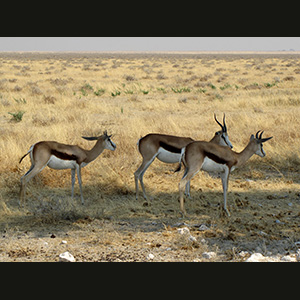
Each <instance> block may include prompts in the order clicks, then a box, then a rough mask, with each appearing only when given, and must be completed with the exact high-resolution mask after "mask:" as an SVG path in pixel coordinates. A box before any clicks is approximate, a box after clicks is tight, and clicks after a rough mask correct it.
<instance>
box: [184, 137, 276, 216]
mask: <svg viewBox="0 0 300 300" xmlns="http://www.w3.org/2000/svg"><path fill="white" fill-rule="evenodd" d="M259 132H260V131H258V132H257V133H256V135H255V137H254V135H253V134H252V135H251V137H250V141H249V143H248V145H247V146H246V147H245V149H244V150H243V151H242V152H240V153H237V152H234V151H232V150H231V149H229V148H228V147H224V146H220V145H217V144H214V143H211V142H203V141H196V142H192V143H190V144H188V145H187V146H186V148H185V149H184V150H183V153H182V161H183V163H184V165H185V167H186V169H185V173H184V175H183V177H182V179H181V181H180V183H179V200H180V209H181V212H182V214H183V215H185V213H186V212H185V209H184V198H183V190H184V187H185V185H186V183H187V182H188V181H190V180H191V179H192V178H193V177H194V176H195V175H196V174H197V173H198V172H199V171H200V170H203V171H206V172H209V173H210V172H216V173H219V174H220V176H221V179H222V186H223V195H224V210H225V212H226V213H227V215H228V216H230V213H229V211H228V209H227V204H226V202H227V189H228V179H229V174H230V172H231V171H233V170H234V169H235V168H237V167H240V166H241V165H243V164H245V163H246V161H247V160H248V159H249V158H250V157H251V156H252V155H253V154H256V155H258V156H260V157H264V156H265V155H266V153H265V151H264V149H263V143H264V142H266V141H268V140H269V139H271V138H272V137H268V138H264V139H263V138H262V134H263V131H262V132H261V133H260V135H259V136H258V134H259Z"/></svg>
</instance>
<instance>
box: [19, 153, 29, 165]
mask: <svg viewBox="0 0 300 300" xmlns="http://www.w3.org/2000/svg"><path fill="white" fill-rule="evenodd" d="M29 153H30V151H28V152H27V153H26V154H25V155H23V156H22V157H21V159H20V161H19V164H20V163H21V162H22V160H23V159H24V157H25V156H27V155H28V154H29Z"/></svg>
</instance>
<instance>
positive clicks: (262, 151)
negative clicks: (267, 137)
mask: <svg viewBox="0 0 300 300" xmlns="http://www.w3.org/2000/svg"><path fill="white" fill-rule="evenodd" d="M255 154H257V155H258V156H260V157H265V156H266V153H265V151H264V149H263V146H262V144H260V145H259V149H258V150H257V151H256V152H255Z"/></svg>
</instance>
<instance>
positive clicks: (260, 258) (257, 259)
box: [245, 253, 267, 262]
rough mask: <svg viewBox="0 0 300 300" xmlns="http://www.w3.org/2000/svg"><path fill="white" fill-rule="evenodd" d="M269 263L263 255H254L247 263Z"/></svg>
mask: <svg viewBox="0 0 300 300" xmlns="http://www.w3.org/2000/svg"><path fill="white" fill-rule="evenodd" d="M263 261H267V260H266V257H264V256H263V255H262V254H261V253H253V254H251V256H250V257H248V258H247V259H246V260H245V262H263Z"/></svg>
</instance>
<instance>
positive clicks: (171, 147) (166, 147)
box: [159, 142, 181, 153]
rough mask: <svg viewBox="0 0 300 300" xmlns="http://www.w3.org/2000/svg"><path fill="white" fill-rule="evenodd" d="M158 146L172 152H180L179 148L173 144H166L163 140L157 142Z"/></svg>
mask: <svg viewBox="0 0 300 300" xmlns="http://www.w3.org/2000/svg"><path fill="white" fill-rule="evenodd" d="M159 146H160V147H162V148H164V149H165V150H167V151H169V152H173V153H181V148H176V147H174V146H171V145H168V144H166V143H164V142H159Z"/></svg>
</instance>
